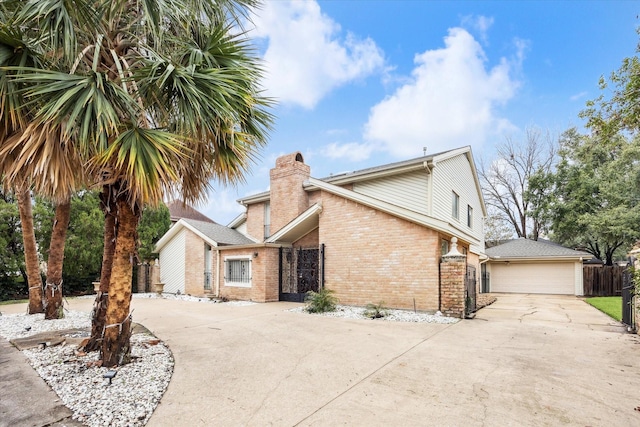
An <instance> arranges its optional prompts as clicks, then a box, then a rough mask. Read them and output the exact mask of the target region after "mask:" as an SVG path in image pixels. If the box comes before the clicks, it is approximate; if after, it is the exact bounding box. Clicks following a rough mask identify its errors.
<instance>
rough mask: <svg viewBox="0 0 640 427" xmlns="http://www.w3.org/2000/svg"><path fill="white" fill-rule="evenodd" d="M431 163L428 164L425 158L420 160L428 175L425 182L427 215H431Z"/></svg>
mask: <svg viewBox="0 0 640 427" xmlns="http://www.w3.org/2000/svg"><path fill="white" fill-rule="evenodd" d="M433 166H434V165H433V163H432V164H431V166H429V162H427V161H426V160H425V161H424V162H422V167H424V170H425V171H427V176H428V177H429V178H428V179H429V181H428V183H427V201H428V203H427V215H429V216H431V215H432V213H433V210H432V206H433Z"/></svg>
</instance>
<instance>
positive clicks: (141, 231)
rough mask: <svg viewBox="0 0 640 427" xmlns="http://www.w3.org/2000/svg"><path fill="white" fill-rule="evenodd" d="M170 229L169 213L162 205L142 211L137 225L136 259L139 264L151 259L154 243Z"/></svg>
mask: <svg viewBox="0 0 640 427" xmlns="http://www.w3.org/2000/svg"><path fill="white" fill-rule="evenodd" d="M170 227H171V213H170V212H169V208H167V206H166V205H165V204H164V203H161V204H160V205H158V207H156V208H154V207H150V206H148V207H146V208H145V209H144V210H143V211H142V217H141V218H140V224H138V237H139V239H140V242H139V244H138V258H139V260H140V261H141V262H142V261H149V260H151V259H153V257H154V255H155V246H156V242H157V241H158V240H160V238H161V237H162V236H163V235H164V233H166V232H167V231H168V230H169V228H170Z"/></svg>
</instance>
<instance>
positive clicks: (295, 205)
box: [269, 153, 311, 234]
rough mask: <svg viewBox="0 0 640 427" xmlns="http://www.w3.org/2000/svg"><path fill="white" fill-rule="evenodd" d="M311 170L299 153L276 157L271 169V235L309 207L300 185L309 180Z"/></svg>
mask: <svg viewBox="0 0 640 427" xmlns="http://www.w3.org/2000/svg"><path fill="white" fill-rule="evenodd" d="M310 173H311V168H310V167H309V166H308V165H305V164H304V160H303V159H302V155H301V154H300V153H292V154H287V155H285V156H281V157H278V159H277V160H276V167H275V168H273V169H271V171H270V173H269V176H270V185H271V188H270V192H271V234H274V233H276V232H277V231H278V230H280V229H281V228H282V227H284V226H285V225H287V224H288V223H289V222H290V221H291V220H293V219H294V218H296V217H297V216H298V215H300V214H301V213H302V212H304V211H305V210H306V209H307V208H308V207H309V198H308V196H307V192H306V191H304V189H303V188H302V183H303V182H304V181H305V180H307V179H309V175H310Z"/></svg>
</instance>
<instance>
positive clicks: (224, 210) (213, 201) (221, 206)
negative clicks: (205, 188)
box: [195, 188, 245, 225]
mask: <svg viewBox="0 0 640 427" xmlns="http://www.w3.org/2000/svg"><path fill="white" fill-rule="evenodd" d="M237 199H239V197H238V195H237V194H236V190H235V189H230V188H217V189H216V191H214V192H213V193H212V194H209V195H208V197H207V200H206V202H204V203H202V204H200V205H198V206H195V208H196V209H197V210H198V211H200V212H202V213H203V214H204V215H206V216H208V217H209V218H211V219H212V220H214V221H215V222H217V223H219V224H222V225H227V224H228V223H229V222H231V220H232V219H234V218H235V217H237V216H238V215H240V214H241V213H243V212H244V210H245V208H244V206H242V205H241V204H240V203H238V202H237V201H236V200H237Z"/></svg>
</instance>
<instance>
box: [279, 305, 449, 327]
mask: <svg viewBox="0 0 640 427" xmlns="http://www.w3.org/2000/svg"><path fill="white" fill-rule="evenodd" d="M365 310H366V309H365V308H363V307H352V306H349V305H338V306H336V310H335V311H329V312H326V313H309V312H307V310H306V307H296V308H292V309H291V310H289V311H293V312H296V313H306V314H313V315H316V316H325V317H344V318H348V319H367V320H371V318H370V317H367V316H365V315H364V312H365ZM383 311H384V313H385V316H384V317H380V318H377V319H374V320H377V321H387V322H415V323H444V324H449V323H457V322H458V321H459V320H460V319H457V318H455V317H447V316H443V315H442V314H441V313H440V312H437V313H436V314H428V313H422V312H413V311H409V310H392V309H385V310H383Z"/></svg>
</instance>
